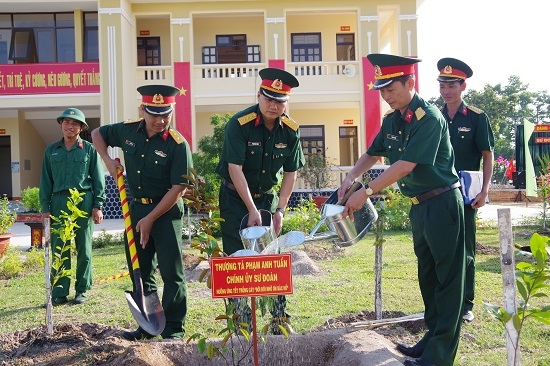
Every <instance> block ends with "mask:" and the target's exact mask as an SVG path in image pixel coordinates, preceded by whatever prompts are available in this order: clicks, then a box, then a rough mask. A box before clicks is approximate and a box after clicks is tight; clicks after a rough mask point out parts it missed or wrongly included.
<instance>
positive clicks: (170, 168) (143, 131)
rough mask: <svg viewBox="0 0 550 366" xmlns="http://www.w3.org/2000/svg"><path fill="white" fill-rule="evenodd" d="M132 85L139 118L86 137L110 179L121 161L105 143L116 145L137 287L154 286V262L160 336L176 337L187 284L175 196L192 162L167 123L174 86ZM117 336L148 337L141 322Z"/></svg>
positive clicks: (179, 210) (180, 212)
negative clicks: (162, 319)
mask: <svg viewBox="0 0 550 366" xmlns="http://www.w3.org/2000/svg"><path fill="white" fill-rule="evenodd" d="M137 90H138V92H139V93H140V94H141V96H142V101H141V106H140V109H141V113H142V118H139V119H135V120H127V121H125V122H120V123H115V124H110V125H105V126H101V127H100V128H99V129H95V130H94V131H92V138H93V141H94V145H95V146H96V148H97V151H98V152H99V154H100V156H101V157H102V158H103V161H104V162H105V165H106V166H107V168H108V170H109V173H110V174H111V176H113V178H115V179H116V175H117V168H120V169H123V166H122V165H121V164H120V163H119V162H117V161H116V160H114V159H112V158H111V157H110V156H109V154H108V146H112V147H120V148H121V150H122V152H123V154H124V162H125V164H126V169H125V170H126V178H127V179H128V189H129V191H130V194H131V196H132V197H133V199H132V201H131V202H130V217H131V221H132V225H133V228H134V237H135V238H136V249H137V254H138V258H139V265H140V269H141V276H142V279H143V287H144V289H143V290H144V291H145V292H146V293H147V292H149V291H156V290H157V284H156V282H155V276H154V274H155V270H156V264H157V262H158V268H159V270H160V273H161V275H162V278H163V280H164V289H163V293H162V307H163V309H164V314H165V316H166V326H165V328H164V330H163V331H162V333H161V336H162V337H163V338H182V337H183V334H184V326H185V317H186V314H187V286H186V283H185V272H184V268H183V261H182V253H181V243H182V235H181V233H182V230H183V222H182V218H183V201H182V199H181V197H182V196H183V195H184V194H185V187H184V184H187V183H189V182H188V180H187V179H186V178H185V177H184V176H185V175H188V174H189V168H192V167H193V162H192V160H191V158H192V156H191V151H190V149H189V144H188V143H187V141H186V140H185V138H183V136H182V135H181V134H180V133H179V132H178V131H176V130H175V129H174V128H173V127H172V126H171V125H170V123H171V120H172V116H173V112H174V104H175V103H176V96H177V95H178V94H179V89H178V88H175V87H173V86H169V85H146V86H142V87H139V88H138V89H137ZM125 240H126V238H125ZM125 247H126V257H127V261H128V267H129V268H132V263H131V258H130V254H129V250H128V245H126V246H125ZM155 258H156V260H155ZM134 291H135V289H134ZM122 336H123V337H124V338H126V339H130V340H139V339H149V338H153V337H154V336H153V335H151V334H148V333H147V332H145V331H144V330H143V329H142V328H141V327H140V328H138V329H137V330H136V331H134V332H124V333H123V334H122Z"/></svg>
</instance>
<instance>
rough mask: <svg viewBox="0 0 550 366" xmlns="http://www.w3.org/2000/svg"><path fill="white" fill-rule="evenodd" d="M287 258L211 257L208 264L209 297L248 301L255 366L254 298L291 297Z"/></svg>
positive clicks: (288, 259)
mask: <svg viewBox="0 0 550 366" xmlns="http://www.w3.org/2000/svg"><path fill="white" fill-rule="evenodd" d="M291 260H292V257H291V255H290V254H288V253H286V254H274V255H254V256H242V257H215V258H212V259H211V261H210V270H211V275H212V277H211V278H212V297H213V298H228V297H250V301H251V310H252V341H253V342H254V345H253V347H254V365H255V366H258V335H257V332H256V296H272V295H287V294H292V293H293V286H292V262H291Z"/></svg>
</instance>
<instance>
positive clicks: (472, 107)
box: [468, 105, 483, 114]
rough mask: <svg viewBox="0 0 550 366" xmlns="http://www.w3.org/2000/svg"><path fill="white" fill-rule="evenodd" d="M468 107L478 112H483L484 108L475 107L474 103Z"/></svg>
mask: <svg viewBox="0 0 550 366" xmlns="http://www.w3.org/2000/svg"><path fill="white" fill-rule="evenodd" d="M468 109H469V110H471V111H472V112H474V113H477V114H481V113H483V109H479V108H478V107H474V106H472V105H469V106H468Z"/></svg>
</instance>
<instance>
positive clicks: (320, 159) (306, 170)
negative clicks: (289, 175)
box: [298, 149, 333, 207]
mask: <svg viewBox="0 0 550 366" xmlns="http://www.w3.org/2000/svg"><path fill="white" fill-rule="evenodd" d="M331 167H332V164H331V163H330V161H329V160H328V158H327V157H326V151H324V152H323V150H321V149H317V152H316V153H315V154H308V155H307V156H306V163H305V165H304V166H303V167H302V168H301V169H300V170H299V171H298V176H299V177H300V178H302V179H303V181H304V183H305V184H306V186H307V187H308V188H309V189H311V192H312V197H311V198H312V200H313V201H314V202H315V203H316V204H317V207H321V205H322V204H323V203H324V202H325V201H326V200H327V199H328V196H322V194H321V192H322V191H323V189H325V188H330V187H331V185H332V183H333V178H332V174H331V170H332V169H331Z"/></svg>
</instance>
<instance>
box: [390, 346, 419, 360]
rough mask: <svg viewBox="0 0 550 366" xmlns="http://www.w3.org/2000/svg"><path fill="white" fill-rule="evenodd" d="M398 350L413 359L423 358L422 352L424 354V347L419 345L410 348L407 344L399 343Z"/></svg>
mask: <svg viewBox="0 0 550 366" xmlns="http://www.w3.org/2000/svg"><path fill="white" fill-rule="evenodd" d="M396 348H397V350H398V351H399V352H401V353H402V354H404V355H405V356H409V357H412V358H419V357H420V356H422V352H424V347H420V346H418V345H414V346H409V345H406V344H405V343H397V347H396Z"/></svg>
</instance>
